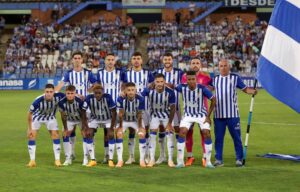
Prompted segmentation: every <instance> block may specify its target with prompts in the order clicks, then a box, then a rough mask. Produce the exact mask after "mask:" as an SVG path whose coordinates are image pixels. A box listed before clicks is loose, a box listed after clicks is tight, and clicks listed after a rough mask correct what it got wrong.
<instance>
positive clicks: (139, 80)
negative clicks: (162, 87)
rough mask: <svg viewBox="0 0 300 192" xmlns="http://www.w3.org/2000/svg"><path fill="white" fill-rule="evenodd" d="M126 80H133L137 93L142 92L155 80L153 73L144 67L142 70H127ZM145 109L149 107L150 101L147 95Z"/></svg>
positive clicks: (126, 81)
mask: <svg viewBox="0 0 300 192" xmlns="http://www.w3.org/2000/svg"><path fill="white" fill-rule="evenodd" d="M123 79H124V82H125V83H128V82H133V83H134V84H135V87H136V90H137V93H138V94H140V93H141V92H143V90H144V89H145V88H147V86H148V84H149V83H152V82H153V81H154V77H153V74H152V73H151V72H150V71H148V70H146V69H142V70H141V71H138V72H136V71H134V70H133V69H130V70H127V71H126V72H125V73H124V78H123ZM144 99H145V110H148V109H149V101H148V98H147V97H145V98H144Z"/></svg>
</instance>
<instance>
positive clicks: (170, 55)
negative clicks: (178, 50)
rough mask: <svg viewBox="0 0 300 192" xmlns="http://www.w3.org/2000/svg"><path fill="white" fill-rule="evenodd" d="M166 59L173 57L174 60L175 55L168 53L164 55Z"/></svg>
mask: <svg viewBox="0 0 300 192" xmlns="http://www.w3.org/2000/svg"><path fill="white" fill-rule="evenodd" d="M164 57H172V59H173V55H172V53H170V52H166V53H165V54H164Z"/></svg>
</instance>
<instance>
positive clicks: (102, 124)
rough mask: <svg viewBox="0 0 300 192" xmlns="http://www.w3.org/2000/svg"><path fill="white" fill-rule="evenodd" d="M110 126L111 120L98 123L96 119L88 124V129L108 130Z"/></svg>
mask: <svg viewBox="0 0 300 192" xmlns="http://www.w3.org/2000/svg"><path fill="white" fill-rule="evenodd" d="M110 126H111V120H110V119H109V120H106V121H99V120H96V119H92V120H91V121H90V122H89V128H91V129H97V128H106V129H109V128H110Z"/></svg>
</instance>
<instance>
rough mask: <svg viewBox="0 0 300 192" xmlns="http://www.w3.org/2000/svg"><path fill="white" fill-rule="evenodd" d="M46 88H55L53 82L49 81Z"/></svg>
mask: <svg viewBox="0 0 300 192" xmlns="http://www.w3.org/2000/svg"><path fill="white" fill-rule="evenodd" d="M45 89H54V85H53V84H51V83H48V84H46V85H45Z"/></svg>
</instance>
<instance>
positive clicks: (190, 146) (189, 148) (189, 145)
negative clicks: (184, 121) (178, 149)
mask: <svg viewBox="0 0 300 192" xmlns="http://www.w3.org/2000/svg"><path fill="white" fill-rule="evenodd" d="M193 127H194V126H191V128H190V129H189V131H188V132H187V134H186V141H185V146H186V151H187V152H188V153H191V152H193V144H194V140H193Z"/></svg>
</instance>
